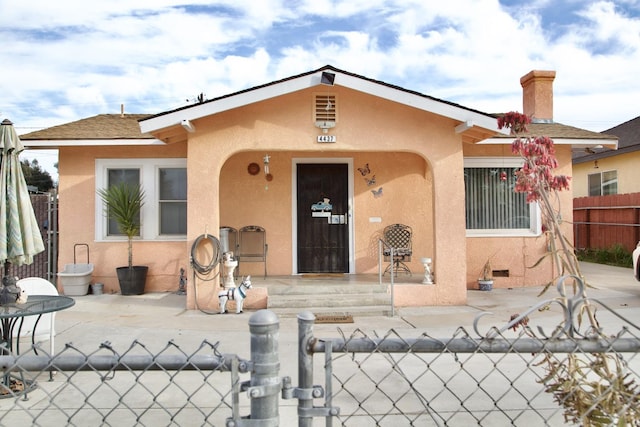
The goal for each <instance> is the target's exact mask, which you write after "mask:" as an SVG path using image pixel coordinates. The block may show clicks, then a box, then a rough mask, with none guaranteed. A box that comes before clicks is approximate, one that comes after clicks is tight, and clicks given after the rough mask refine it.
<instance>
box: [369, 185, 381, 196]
mask: <svg viewBox="0 0 640 427" xmlns="http://www.w3.org/2000/svg"><path fill="white" fill-rule="evenodd" d="M371 192H372V193H373V197H374V198H376V199H377V198H378V197H382V187H380V188H378V189H377V190H371Z"/></svg>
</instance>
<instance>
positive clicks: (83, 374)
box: [0, 341, 242, 426]
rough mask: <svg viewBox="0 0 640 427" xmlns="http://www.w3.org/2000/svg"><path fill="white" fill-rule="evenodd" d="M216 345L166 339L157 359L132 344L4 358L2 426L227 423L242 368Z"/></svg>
mask: <svg viewBox="0 0 640 427" xmlns="http://www.w3.org/2000/svg"><path fill="white" fill-rule="evenodd" d="M219 347H220V345H219V343H215V344H214V343H210V342H208V341H203V342H202V344H201V345H200V346H199V348H197V349H196V350H195V351H193V352H186V351H184V350H183V349H181V348H180V347H178V346H176V345H175V344H174V343H173V342H169V343H168V344H167V345H166V347H165V348H164V349H162V350H161V351H159V352H157V353H155V354H152V353H150V352H149V351H148V350H147V349H146V347H145V345H144V344H143V343H141V342H138V341H134V342H133V343H132V344H131V346H130V347H129V348H128V349H126V351H124V352H123V353H122V354H120V353H118V352H117V351H116V349H114V348H113V347H112V346H111V345H110V344H109V343H104V344H102V345H101V346H100V348H98V349H96V350H95V351H93V352H91V353H85V352H83V351H81V350H80V349H78V348H76V347H74V346H73V345H70V344H67V345H66V347H65V349H64V350H63V351H61V352H60V353H58V354H56V355H55V356H53V357H51V356H49V355H47V354H46V353H44V351H43V349H42V348H39V347H36V348H35V350H36V351H37V354H36V352H34V351H29V352H26V353H23V354H21V355H20V356H13V355H5V356H0V364H1V366H2V368H3V371H4V377H3V381H2V384H1V385H0V398H1V399H0V425H36V426H53V425H55V426H60V425H72V426H87V425H92V426H99V425H114V426H133V425H142V426H159V425H163V426H169V425H175V426H186V425H224V424H225V422H226V419H227V418H229V417H231V416H232V403H233V402H232V393H231V391H232V389H233V384H234V383H236V384H237V383H238V382H239V372H240V370H239V369H238V367H239V366H240V367H241V366H242V363H237V362H238V361H237V359H236V356H235V355H224V354H222V353H221V352H220V349H219ZM232 365H233V366H235V367H236V368H235V369H234V368H233V366H232ZM49 372H52V373H53V375H52V376H50V375H49Z"/></svg>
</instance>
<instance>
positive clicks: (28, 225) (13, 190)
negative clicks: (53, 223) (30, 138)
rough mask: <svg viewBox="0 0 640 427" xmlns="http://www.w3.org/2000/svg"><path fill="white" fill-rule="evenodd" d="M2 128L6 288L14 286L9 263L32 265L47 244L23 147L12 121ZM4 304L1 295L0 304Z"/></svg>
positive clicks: (0, 210) (0, 207)
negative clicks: (28, 180)
mask: <svg viewBox="0 0 640 427" xmlns="http://www.w3.org/2000/svg"><path fill="white" fill-rule="evenodd" d="M0 128H1V133H0V156H1V160H0V192H1V197H0V263H2V262H4V277H3V278H2V284H3V285H4V288H6V287H7V286H11V285H13V286H15V280H14V279H13V278H9V277H8V275H9V267H10V264H15V265H23V264H31V263H32V262H33V256H34V255H36V254H39V253H40V252H42V251H44V243H43V242H42V236H41V235H40V230H39V228H38V221H37V220H36V216H35V213H34V212H33V206H32V205H31V199H30V198H29V191H28V190H27V183H26V181H25V180H24V174H23V173H22V166H21V165H20V159H19V156H20V152H21V151H22V150H23V149H24V146H23V145H22V142H21V141H20V138H19V137H18V134H17V133H16V130H15V129H14V128H13V123H11V121H10V120H7V119H5V120H3V121H2V124H1V125H0ZM2 292H3V293H6V289H3V290H2ZM14 301H15V300H14ZM5 302H6V301H3V298H2V295H0V303H5Z"/></svg>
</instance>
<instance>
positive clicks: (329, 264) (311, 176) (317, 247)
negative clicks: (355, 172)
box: [297, 163, 349, 273]
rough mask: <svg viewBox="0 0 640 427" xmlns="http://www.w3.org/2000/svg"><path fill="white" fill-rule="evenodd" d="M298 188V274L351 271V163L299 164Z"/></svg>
mask: <svg viewBox="0 0 640 427" xmlns="http://www.w3.org/2000/svg"><path fill="white" fill-rule="evenodd" d="M297 191H298V194H297V198H298V199H297V215H298V273H348V272H349V228H348V227H349V226H348V217H349V215H348V165H346V164H325V163H300V164H298V165H297ZM325 199H329V200H328V203H324V202H325ZM329 205H330V206H329Z"/></svg>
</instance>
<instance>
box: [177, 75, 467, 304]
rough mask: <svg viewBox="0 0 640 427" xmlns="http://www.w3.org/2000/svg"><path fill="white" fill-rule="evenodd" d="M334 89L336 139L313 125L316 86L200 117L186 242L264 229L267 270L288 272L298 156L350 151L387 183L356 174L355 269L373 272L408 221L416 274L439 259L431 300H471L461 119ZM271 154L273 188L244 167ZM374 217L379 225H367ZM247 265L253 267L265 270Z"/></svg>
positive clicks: (193, 141)
mask: <svg viewBox="0 0 640 427" xmlns="http://www.w3.org/2000/svg"><path fill="white" fill-rule="evenodd" d="M332 92H334V93H336V94H337V103H338V108H339V113H338V117H339V118H338V123H337V126H336V127H335V128H334V129H332V130H331V131H330V134H332V135H336V137H337V142H336V143H333V144H321V143H317V142H316V136H317V135H318V134H319V133H320V132H321V131H320V130H319V129H317V128H316V127H314V126H313V122H312V105H313V103H312V101H313V94H314V91H313V90H307V91H301V92H298V93H294V94H291V95H287V96H286V97H282V98H281V99H276V100H270V101H264V102H261V103H257V104H253V105H251V106H249V107H246V108H242V109H239V110H232V111H228V112H225V113H221V114H218V115H216V116H213V117H208V118H206V119H202V120H198V121H195V122H194V125H195V126H196V129H198V132H196V133H194V134H191V135H189V144H188V157H189V172H188V173H189V176H188V179H189V183H190V184H189V231H188V234H189V235H188V239H189V240H190V241H193V239H195V238H196V237H197V236H198V235H200V234H201V233H203V232H204V230H205V229H207V230H215V229H217V228H218V227H219V226H220V225H227V226H233V227H240V226H242V225H248V224H257V225H261V226H263V227H264V228H265V229H266V230H267V239H268V244H269V271H270V273H272V274H291V272H292V265H291V260H292V256H291V249H292V248H291V239H292V236H291V215H292V213H291V199H292V194H291V188H292V187H291V185H292V184H291V180H292V172H291V170H292V159H293V158H300V157H309V158H330V157H339V158H350V159H352V162H353V165H354V169H355V168H357V167H361V166H363V165H364V164H365V163H369V166H370V168H371V170H372V171H373V172H374V173H375V174H376V179H377V180H379V181H378V182H379V185H378V186H377V187H375V188H379V187H380V186H381V187H383V193H384V196H383V197H381V198H379V199H376V198H374V197H373V195H372V194H371V192H370V190H371V188H369V187H367V185H366V183H365V182H364V180H362V178H361V177H358V174H357V172H355V175H356V176H355V177H354V180H355V188H354V192H355V194H354V206H353V215H354V219H353V220H354V222H355V232H354V239H355V258H356V271H355V272H356V273H374V272H376V271H377V254H376V249H375V242H377V237H378V236H379V233H380V231H381V230H382V228H383V227H384V226H385V225H388V224H391V223H394V222H403V223H406V224H409V225H411V226H412V227H413V228H414V233H415V235H416V237H415V239H414V245H415V248H416V249H415V254H416V257H414V260H413V263H412V268H413V269H414V271H420V270H421V268H422V267H421V266H420V265H419V264H418V262H419V258H420V257H421V256H431V257H433V258H434V260H435V262H434V269H435V274H436V277H437V278H438V279H437V280H438V282H439V284H440V286H438V287H437V288H435V291H433V292H432V296H431V297H430V301H429V303H431V304H454V303H464V302H466V285H465V270H464V265H463V263H462V264H461V263H460V259H461V258H462V259H464V252H465V236H464V187H463V186H464V184H463V180H462V173H463V171H462V165H463V160H462V155H461V148H462V146H461V144H462V143H461V141H460V136H459V135H457V134H456V133H455V131H454V127H455V125H456V123H455V122H454V121H451V120H448V119H444V118H442V117H438V116H434V115H430V114H425V113H424V112H420V111H418V110H415V109H412V108H408V107H405V106H402V105H400V104H395V103H389V102H387V101H382V100H380V99H378V98H374V97H371V96H367V95H364V94H362V93H359V92H355V91H352V90H348V89H344V88H339V87H336V88H334V90H332ZM266 154H269V155H270V156H271V161H270V171H271V173H272V175H273V176H274V180H273V181H272V182H269V183H268V189H267V188H266V185H267V182H266V181H265V180H264V177H263V175H261V176H250V175H249V174H248V173H247V166H248V164H249V163H251V162H256V163H258V164H260V165H262V157H263V156H264V155H266ZM218 175H220V185H218V180H217V179H216V177H217V176H218ZM437 176H440V177H441V179H439V180H438V179H434V178H433V177H437ZM193 183H197V184H196V185H194V184H193ZM218 213H219V214H218ZM370 217H380V218H381V220H382V222H381V223H372V222H369V221H370V220H369V218H370ZM437 221H440V223H439V224H437V225H436V222H437ZM437 242H440V245H438V244H437ZM251 267H252V268H256V269H257V270H256V271H255V273H259V271H260V270H259V269H260V268H261V266H260V265H254V266H251ZM216 291H217V289H216V288H213V287H211V286H207V287H206V288H205V287H203V289H201V290H199V292H198V294H199V295H201V296H202V299H203V300H207V299H208V298H207V294H209V296H211V295H213V293H214V292H216ZM192 295H193V293H192ZM209 299H211V298H210V297H209ZM188 304H190V306H191V305H193V304H194V301H193V300H189V301H188Z"/></svg>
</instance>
